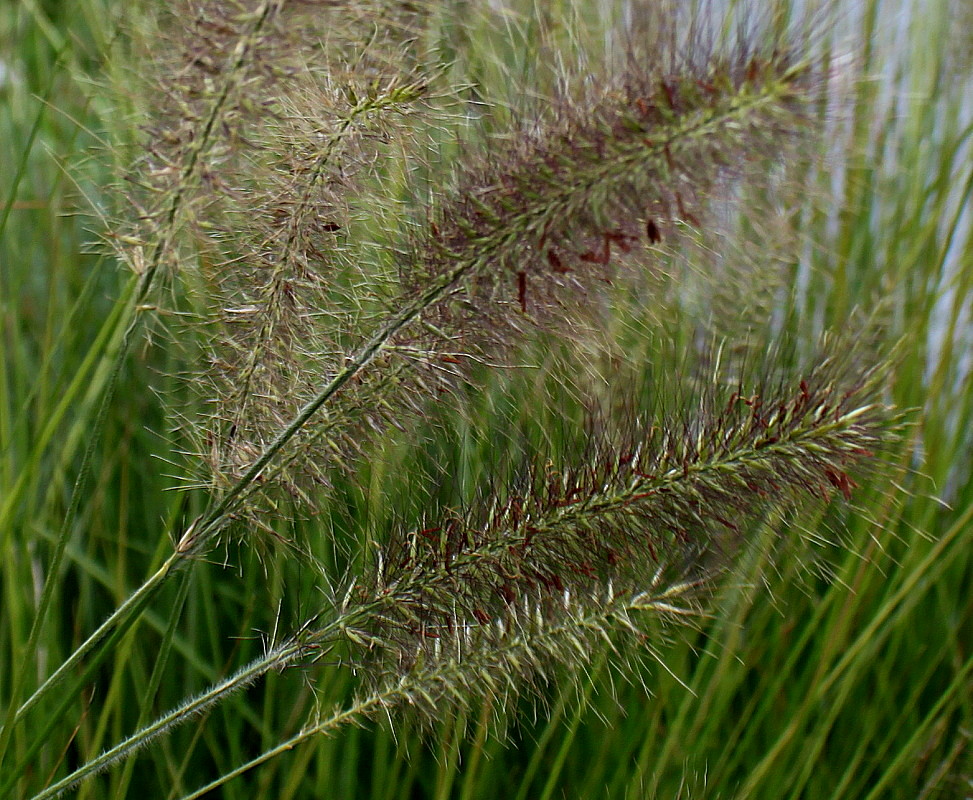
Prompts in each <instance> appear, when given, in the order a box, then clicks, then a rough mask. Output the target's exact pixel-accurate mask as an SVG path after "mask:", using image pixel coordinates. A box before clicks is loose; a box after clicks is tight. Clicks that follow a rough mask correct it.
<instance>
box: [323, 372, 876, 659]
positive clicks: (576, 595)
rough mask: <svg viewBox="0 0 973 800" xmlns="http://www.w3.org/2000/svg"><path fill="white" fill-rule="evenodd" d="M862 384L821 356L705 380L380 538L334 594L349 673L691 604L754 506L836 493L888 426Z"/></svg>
mask: <svg viewBox="0 0 973 800" xmlns="http://www.w3.org/2000/svg"><path fill="white" fill-rule="evenodd" d="M879 390H880V386H879V376H878V375H869V374H867V373H866V374H863V375H859V376H850V375H848V374H847V373H844V374H843V373H842V370H840V369H836V365H835V364H834V363H833V362H832V361H830V360H828V359H823V360H822V361H821V362H820V363H819V364H818V365H817V366H815V367H813V368H811V369H809V370H807V371H806V372H805V373H804V375H803V377H796V378H794V379H793V380H791V381H788V382H783V381H781V382H779V383H776V384H775V383H770V382H763V383H759V384H757V385H751V386H745V385H744V383H743V382H742V381H741V382H738V383H736V384H733V383H726V384H725V385H724V386H722V387H720V386H718V387H717V388H712V387H707V388H706V389H705V390H704V391H702V392H700V393H697V396H696V397H695V398H694V401H695V402H693V404H692V405H690V406H687V407H686V408H684V409H683V410H681V411H678V412H673V411H670V412H669V413H668V414H646V415H645V416H638V415H635V416H633V418H630V419H628V420H627V421H626V422H625V428H626V430H625V431H624V433H619V429H618V427H617V425H618V420H615V422H614V424H615V426H616V427H615V432H614V435H611V434H610V432H609V431H607V430H605V431H602V434H603V438H600V439H596V440H594V441H589V446H588V448H587V451H586V452H585V453H584V454H583V457H582V458H581V459H579V461H578V462H576V463H567V464H565V465H563V467H561V468H558V467H557V466H556V465H555V464H553V463H552V462H551V461H548V462H547V464H546V465H544V466H543V467H541V466H536V467H535V468H534V469H533V470H532V471H531V472H530V474H528V475H527V476H526V477H525V478H523V479H521V480H520V481H518V482H517V484H516V485H514V486H511V487H509V489H508V490H507V491H506V492H494V493H493V494H492V496H488V497H486V498H484V503H483V505H482V506H481V507H479V508H477V507H471V508H470V509H468V510H467V511H466V512H464V513H462V514H458V513H453V514H450V515H449V516H447V517H445V518H443V519H440V520H438V521H435V522H430V524H428V525H426V526H424V527H422V528H420V529H414V530H409V531H408V532H406V531H403V532H401V533H399V534H396V535H393V536H392V537H391V540H390V541H389V543H388V544H387V545H386V546H384V547H382V548H381V549H380V550H379V553H378V555H377V557H376V559H375V562H374V566H373V568H372V571H371V578H368V577H366V578H364V579H359V581H357V582H356V583H355V584H354V585H353V586H351V587H350V588H349V589H348V591H347V594H346V597H345V599H344V603H343V605H342V606H341V611H340V614H339V616H342V617H345V618H346V619H348V620H349V623H348V624H347V625H346V627H345V632H346V634H347V636H348V638H349V639H350V640H351V641H353V642H355V643H357V644H359V645H361V647H362V648H363V652H362V657H363V658H365V659H366V660H369V659H371V660H374V659H377V660H378V663H377V664H374V663H373V664H372V668H371V669H370V670H366V672H375V668H376V667H378V668H379V669H378V674H380V675H381V674H404V673H408V672H409V671H410V670H411V669H413V668H415V667H416V665H420V666H422V668H423V669H429V668H430V666H429V665H430V664H431V663H435V662H436V661H437V659H454V660H455V659H460V660H462V658H465V657H466V655H467V654H470V655H471V657H472V653H474V652H476V651H483V650H496V651H498V652H500V651H503V650H504V648H505V646H506V645H505V644H504V641H505V640H506V638H507V637H510V636H520V635H522V634H523V633H524V631H525V630H527V628H525V625H526V624H527V622H528V621H530V622H531V624H537V625H539V626H541V627H544V626H546V625H560V624H561V623H562V622H564V621H565V620H566V619H568V618H570V617H571V615H573V614H575V613H580V614H581V615H582V616H583V617H584V618H586V619H587V618H588V615H590V614H592V613H594V611H593V610H594V609H596V608H598V607H599V606H601V605H604V604H605V603H607V602H609V601H610V603H609V605H611V604H614V603H622V605H626V607H628V606H631V605H633V604H634V605H637V604H638V602H637V600H636V598H643V599H644V598H647V597H655V598H659V597H668V598H676V597H678V598H679V602H680V603H683V604H691V603H693V602H697V601H699V600H701V599H702V597H703V596H704V594H705V592H706V590H707V589H708V588H709V587H710V586H711V585H713V584H714V582H715V579H716V578H717V576H718V575H719V574H720V573H721V572H722V571H723V570H724V569H726V568H727V567H728V566H729V565H730V564H731V563H732V560H733V556H734V555H735V554H736V552H737V551H738V550H739V549H740V548H741V547H742V546H745V545H746V544H747V542H748V541H750V537H751V536H752V535H753V533H754V531H755V530H756V529H757V528H758V527H759V523H760V522H762V521H765V520H766V518H767V517H768V515H770V517H771V519H775V520H776V519H777V517H778V516H779V515H781V514H783V515H789V514H792V513H793V512H794V511H795V510H796V509H797V508H799V507H801V506H804V505H806V504H808V503H809V502H822V501H827V500H828V499H830V498H831V497H832V496H833V495H838V496H840V497H843V498H845V499H850V498H851V493H852V489H853V488H854V487H855V485H856V484H855V480H854V478H853V477H852V475H853V474H854V473H855V472H856V471H857V470H861V469H865V470H866V471H867V469H868V468H869V464H870V462H871V461H872V460H874V458H875V457H876V455H877V454H878V453H879V452H881V451H882V450H883V449H884V448H885V446H886V445H887V441H888V439H889V436H890V435H891V429H890V425H889V418H890V414H889V410H888V409H887V408H885V407H884V406H883V405H882V403H881V402H880V400H879V399H878V397H877V392H878V391H879ZM771 512H773V513H771ZM653 602H654V601H653ZM659 602H661V600H660V601H659ZM649 605H652V604H651V603H650V604H649ZM677 605H678V604H677V603H676V602H675V600H673V602H672V609H671V610H674V609H675V608H676V606H677ZM653 607H656V606H653ZM688 607H689V606H682V607H681V608H683V609H688ZM658 608H660V609H661V606H658ZM355 609H368V612H367V614H365V615H364V616H361V615H360V614H359V613H358V612H356V610H355ZM613 613H614V612H609V613H608V616H609V617H610V616H612V614H613ZM680 613H682V612H681V611H680ZM626 618H627V617H626ZM352 620H354V622H352ZM610 627H611V626H609V625H606V629H605V630H604V631H600V629H597V628H594V627H589V628H587V629H586V630H578V631H576V632H575V635H576V636H581V637H584V636H586V635H588V634H591V633H593V632H596V631H598V632H603V633H607V630H608V629H609V628H610ZM484 637H486V639H496V641H495V642H493V643H492V644H491V645H490V646H487V645H486V644H485V639H484ZM563 645H564V651H563V652H562V654H561V655H562V658H559V659H557V660H559V661H567V662H571V661H573V660H574V659H575V656H574V655H572V654H573V653H574V650H575V645H574V644H573V643H572V641H571V636H570V635H566V636H565V640H564V642H563ZM545 647H551V648H554V649H555V650H556V648H555V643H554V641H553V640H550V641H549V643H548V645H546V646H545ZM543 660H544V659H541V658H540V657H538V659H534V660H533V661H543ZM524 663H525V666H526V664H528V663H532V660H531V659H529V658H525V661H524ZM514 671H515V672H516V670H514Z"/></svg>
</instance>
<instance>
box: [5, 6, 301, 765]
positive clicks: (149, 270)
mask: <svg viewBox="0 0 973 800" xmlns="http://www.w3.org/2000/svg"><path fill="white" fill-rule="evenodd" d="M283 2H284V0H265V1H264V2H263V3H262V4H261V6H260V7H259V8H258V9H257V11H256V12H255V14H254V21H253V24H252V26H251V28H250V30H249V32H248V34H247V36H245V37H243V38H241V39H240V41H239V42H238V43H237V46H236V49H235V51H234V53H233V56H232V59H231V64H230V68H229V70H228V74H229V77H228V79H227V80H226V81H225V82H224V83H223V87H222V91H221V92H220V94H219V95H218V96H217V98H216V100H215V101H214V102H213V105H212V107H211V108H210V112H209V114H208V116H207V118H206V119H205V121H204V123H203V125H202V130H201V131H200V134H199V136H198V137H197V138H196V139H195V140H194V143H193V146H192V147H191V148H190V150H189V152H188V157H187V159H186V162H185V164H184V166H183V168H182V171H181V173H180V179H179V181H178V183H177V187H176V190H175V192H173V194H172V196H171V197H170V199H169V203H168V207H167V209H166V212H165V214H164V217H163V225H162V232H161V234H160V236H159V238H158V239H157V240H156V243H155V246H154V247H153V248H152V251H151V254H150V257H149V258H148V260H147V262H146V264H145V268H144V270H143V271H142V273H141V274H140V275H139V279H138V281H137V283H136V286H135V291H134V293H133V297H132V298H131V300H130V301H128V302H129V303H130V305H129V306H128V311H127V315H126V319H127V325H126V327H125V334H124V336H123V338H122V342H121V346H120V347H119V348H118V351H117V353H116V354H115V358H114V362H113V365H112V370H111V373H110V376H109V380H108V383H107V386H106V388H105V394H104V397H103V398H102V401H101V403H100V406H99V410H98V415H97V417H96V420H95V424H94V426H93V428H92V430H91V431H90V432H89V444H88V447H87V448H86V449H85V453H84V457H83V458H82V463H81V468H80V470H79V473H78V477H77V478H76V480H75V484H74V488H73V489H72V494H71V502H70V504H69V507H68V512H67V514H66V515H65V517H64V521H63V524H62V530H61V533H60V535H59V537H58V544H57V547H56V548H55V552H54V555H53V557H52V563H51V565H50V567H49V570H48V577H47V581H46V582H45V587H44V592H43V595H42V601H41V606H40V608H39V609H38V613H37V615H36V616H35V620H34V624H33V626H32V628H31V638H32V641H33V642H35V643H36V640H37V637H38V636H39V631H40V625H41V624H42V623H43V620H44V618H45V616H46V610H47V606H49V604H50V598H51V596H52V594H53V586H54V583H55V581H56V580H57V578H58V574H59V571H60V570H59V567H60V562H61V560H62V558H63V552H64V547H65V545H66V542H67V531H68V527H69V526H70V525H71V524H73V521H74V519H75V517H76V514H77V510H78V508H80V504H81V501H82V498H83V495H84V489H85V487H86V486H87V482H88V476H89V473H90V463H91V457H92V455H93V452H94V448H95V444H96V442H97V441H98V438H99V433H100V431H101V430H102V428H103V426H104V422H105V419H106V417H107V414H108V408H109V407H110V405H111V401H112V399H113V397H114V393H115V387H116V386H117V383H118V377H119V375H120V374H121V372H122V369H123V367H124V364H125V360H126V359H127V358H128V354H129V352H130V350H131V346H132V343H133V341H134V338H135V330H136V326H137V323H138V321H139V319H140V314H139V310H140V309H141V308H142V307H143V306H144V304H145V301H146V299H147V298H148V297H149V295H150V293H151V292H152V290H153V288H154V285H155V279H156V276H157V274H158V272H159V270H160V268H161V266H162V264H163V263H164V261H165V258H166V257H167V256H168V253H169V250H170V249H171V247H172V241H173V239H174V236H175V229H176V227H177V222H178V216H179V213H180V211H181V209H182V207H183V204H184V201H185V198H186V193H187V190H188V186H189V185H190V184H191V183H192V182H193V180H194V178H195V176H196V172H197V168H198V165H199V163H200V159H201V158H202V157H203V155H204V154H205V153H206V152H207V150H208V148H209V147H210V146H211V145H212V142H213V131H214V130H216V129H217V126H218V124H219V121H220V119H221V118H222V116H223V113H224V111H225V109H226V106H227V103H228V100H229V98H230V96H231V93H232V91H233V90H234V88H235V86H236V85H237V83H238V81H239V79H240V77H241V75H242V72H243V69H244V68H245V66H246V64H247V61H248V58H249V55H250V52H251V50H252V49H253V47H254V46H255V45H256V43H257V41H258V40H259V37H260V33H261V30H262V28H263V27H264V25H265V24H266V23H267V21H268V19H269V18H270V17H271V16H272V15H273V14H274V13H276V12H277V11H278V10H279V9H280V7H281V6H282V5H283ZM177 553H178V551H177ZM177 563H178V559H176V560H175V561H174V560H173V558H170V559H169V560H168V561H167V562H166V563H165V564H164V565H163V567H162V568H160V570H159V571H157V572H156V573H155V574H154V575H153V576H152V577H151V578H150V579H149V580H148V581H147V582H146V583H145V584H144V585H143V586H142V587H141V588H140V589H138V590H137V591H136V592H135V594H133V595H132V596H131V597H130V598H129V599H128V600H126V601H125V602H124V603H122V605H121V606H119V607H118V609H116V610H115V612H113V613H112V615H111V616H110V617H109V618H108V619H107V620H106V621H105V622H104V623H103V624H102V625H101V626H100V627H99V628H98V630H97V631H95V633H93V634H92V635H91V636H89V637H88V639H86V640H85V642H84V643H83V644H82V645H81V646H80V647H79V648H78V649H76V650H75V651H74V653H72V655H71V656H69V658H68V660H67V661H65V662H64V663H63V664H61V666H60V667H59V668H58V669H57V670H55V672H54V673H53V674H52V675H51V676H49V677H48V678H47V679H46V680H45V681H44V682H43V683H42V684H41V685H40V686H39V687H38V688H37V690H36V691H35V692H34V693H33V694H32V695H31V697H30V698H28V700H27V701H26V702H25V703H24V704H22V705H21V706H20V708H19V709H17V711H16V714H13V709H14V706H15V704H16V700H14V702H13V703H11V706H10V708H9V709H8V711H7V715H6V719H5V721H4V725H3V728H2V730H0V763H2V760H3V756H4V753H5V750H6V747H7V745H8V743H9V740H10V736H11V734H12V728H13V727H14V725H16V723H17V722H19V721H20V720H21V719H22V718H23V715H24V714H26V713H27V712H28V711H29V710H30V709H31V708H32V707H33V706H34V705H35V704H36V703H37V702H38V701H39V700H40V699H41V698H42V697H44V695H45V694H47V692H48V691H49V690H50V689H51V688H52V687H53V686H55V685H57V684H58V683H60V682H61V680H62V679H63V677H64V675H65V674H67V671H68V669H69V668H72V667H74V666H75V665H76V664H77V663H79V662H80V661H81V659H83V658H84V657H86V656H87V655H88V653H90V652H91V651H92V650H93V649H95V648H96V647H97V645H98V644H99V643H100V642H101V641H102V640H104V638H105V635H106V634H107V633H108V632H109V631H110V630H111V629H112V628H114V627H116V625H118V624H120V623H126V620H127V619H128V615H129V614H136V615H137V613H138V612H140V611H141V609H142V608H144V607H145V605H146V604H147V603H148V602H149V600H150V599H151V598H152V597H153V596H154V594H155V592H156V591H157V590H158V588H159V587H161V586H162V585H163V584H164V583H165V581H166V579H167V576H168V575H169V570H170V569H172V568H173V567H174V566H175V565H176V564H177ZM45 601H46V603H45ZM126 624H128V623H126ZM28 652H33V649H32V648H28ZM26 674H27V670H26V669H22V670H20V671H19V672H18V676H19V677H18V678H15V681H16V683H17V684H18V688H19V686H20V685H22V682H23V680H24V676H25V675H26ZM17 694H18V692H17V691H15V692H13V693H12V694H11V697H14V698H16V697H17Z"/></svg>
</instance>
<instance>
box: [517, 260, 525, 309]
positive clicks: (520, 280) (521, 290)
mask: <svg viewBox="0 0 973 800" xmlns="http://www.w3.org/2000/svg"><path fill="white" fill-rule="evenodd" d="M517 299H518V300H519V301H520V310H521V311H523V312H524V313H525V314H526V313H527V273H526V272H524V271H523V270H520V271H519V272H518V273H517Z"/></svg>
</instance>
